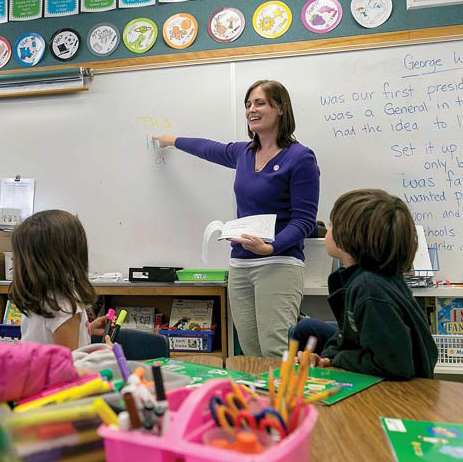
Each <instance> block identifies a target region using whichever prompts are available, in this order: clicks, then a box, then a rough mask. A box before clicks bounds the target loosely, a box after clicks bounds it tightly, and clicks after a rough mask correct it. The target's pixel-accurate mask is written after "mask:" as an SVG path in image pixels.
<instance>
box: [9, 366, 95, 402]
mask: <svg viewBox="0 0 463 462" xmlns="http://www.w3.org/2000/svg"><path fill="white" fill-rule="evenodd" d="M99 378H101V376H100V374H99V373H98V372H95V373H93V374H88V375H85V376H84V377H80V378H78V379H77V380H74V381H73V382H68V383H66V384H64V385H59V386H56V387H51V388H47V389H46V390H45V391H42V392H41V393H38V394H36V395H34V396H30V397H29V398H25V399H21V400H20V401H18V406H19V405H20V404H26V403H30V402H31V401H35V400H36V399H39V398H44V397H45V396H50V395H53V394H55V393H58V392H60V391H64V390H67V389H69V388H73V387H76V386H77V385H82V384H83V383H86V382H90V381H91V380H94V379H99Z"/></svg>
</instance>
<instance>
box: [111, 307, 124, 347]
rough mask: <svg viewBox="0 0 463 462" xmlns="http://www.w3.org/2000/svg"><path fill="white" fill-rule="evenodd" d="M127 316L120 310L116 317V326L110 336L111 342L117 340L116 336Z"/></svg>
mask: <svg viewBox="0 0 463 462" xmlns="http://www.w3.org/2000/svg"><path fill="white" fill-rule="evenodd" d="M126 316H127V311H125V310H121V312H120V313H119V316H118V317H117V321H116V325H115V326H114V330H113V333H112V334H111V342H113V343H114V342H115V341H116V339H117V334H119V331H120V329H121V326H122V324H123V323H124V321H125V317H126Z"/></svg>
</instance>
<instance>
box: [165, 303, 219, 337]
mask: <svg viewBox="0 0 463 462" xmlns="http://www.w3.org/2000/svg"><path fill="white" fill-rule="evenodd" d="M213 311H214V300H187V299H183V298H178V299H177V298H176V299H174V300H173V301H172V310H171V313H170V320H169V328H176V329H177V330H195V329H210V328H211V327H212V314H213Z"/></svg>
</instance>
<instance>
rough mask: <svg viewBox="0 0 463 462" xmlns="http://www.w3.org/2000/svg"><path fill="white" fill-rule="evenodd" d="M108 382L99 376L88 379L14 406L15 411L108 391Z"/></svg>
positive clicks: (109, 388) (109, 387)
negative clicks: (82, 382)
mask: <svg viewBox="0 0 463 462" xmlns="http://www.w3.org/2000/svg"><path fill="white" fill-rule="evenodd" d="M111 387H112V385H110V384H109V383H108V382H105V381H104V380H102V379H101V377H99V378H96V379H93V380H90V381H89V382H86V383H84V384H81V385H78V386H75V387H72V388H68V389H66V390H63V391H59V392H57V393H54V394H52V395H49V396H44V397H43V398H39V399H36V400H34V401H31V402H29V403H25V404H20V405H19V406H16V407H15V408H14V411H15V412H24V411H30V410H33V409H37V408H40V407H42V406H45V405H48V404H59V403H63V402H65V401H73V400H77V399H81V398H85V397H87V396H92V395H97V394H102V393H106V392H108V391H110V390H111V389H112V388H111Z"/></svg>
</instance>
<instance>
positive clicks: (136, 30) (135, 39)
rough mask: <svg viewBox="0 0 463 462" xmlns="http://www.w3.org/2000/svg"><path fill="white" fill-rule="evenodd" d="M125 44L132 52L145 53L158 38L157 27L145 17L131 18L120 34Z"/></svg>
mask: <svg viewBox="0 0 463 462" xmlns="http://www.w3.org/2000/svg"><path fill="white" fill-rule="evenodd" d="M122 37H123V39H124V44H125V46H126V47H127V48H128V49H129V50H130V51H133V52H134V53H145V52H146V51H148V50H149V49H150V48H151V47H152V46H153V45H154V43H155V42H156V39H157V38H158V27H157V26H156V24H155V23H154V22H153V21H151V19H147V18H137V19H132V21H130V22H129V23H127V25H126V26H125V28H124V32H123V34H122Z"/></svg>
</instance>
